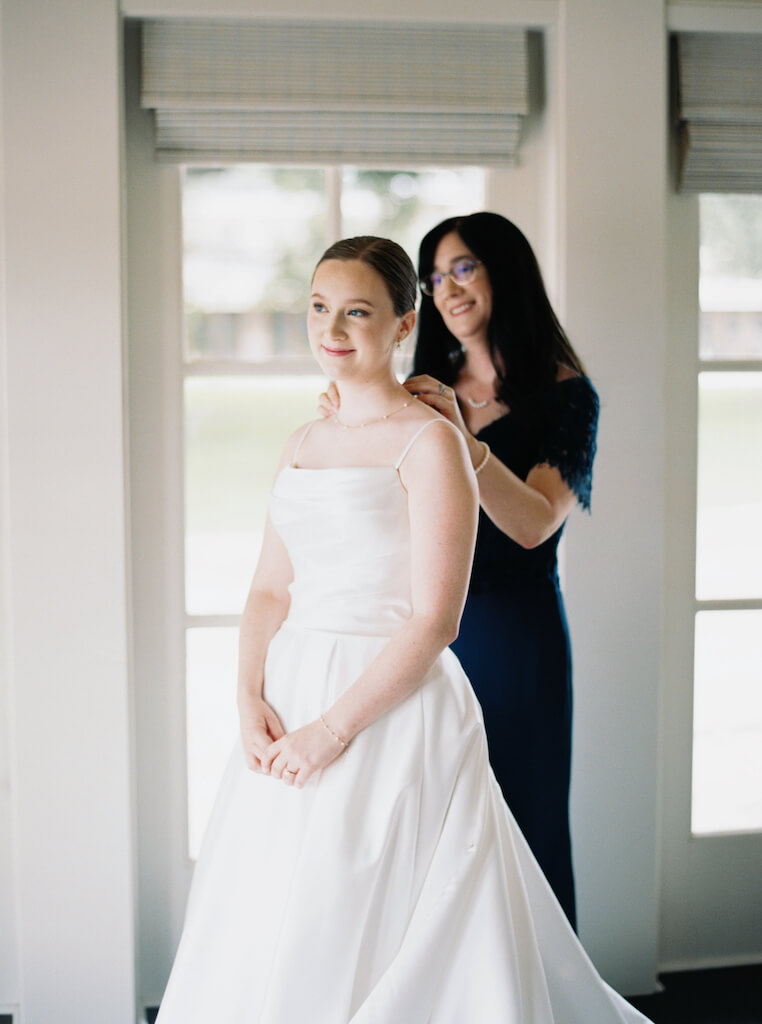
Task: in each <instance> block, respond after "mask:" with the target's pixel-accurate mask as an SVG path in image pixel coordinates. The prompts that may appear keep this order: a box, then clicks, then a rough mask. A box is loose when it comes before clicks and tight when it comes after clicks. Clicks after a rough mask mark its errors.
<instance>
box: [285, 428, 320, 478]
mask: <svg viewBox="0 0 762 1024" xmlns="http://www.w3.org/2000/svg"><path fill="white" fill-rule="evenodd" d="M316 423H317V420H310V422H309V423H308V424H307V426H306V427H305V428H304V430H303V431H302V436H301V437H300V438H299V440H298V441H297V442H296V448H294V454H293V455H292V456H291V461H290V462H289V466H291V467H292V468H293V467H294V466H296V457H297V456H298V454H299V449H300V448H301V447H302V442H303V441H304V439H305V437H306V436H307V434H309V432H310V431H311V430H312V428H313V427H314V426H315V424H316Z"/></svg>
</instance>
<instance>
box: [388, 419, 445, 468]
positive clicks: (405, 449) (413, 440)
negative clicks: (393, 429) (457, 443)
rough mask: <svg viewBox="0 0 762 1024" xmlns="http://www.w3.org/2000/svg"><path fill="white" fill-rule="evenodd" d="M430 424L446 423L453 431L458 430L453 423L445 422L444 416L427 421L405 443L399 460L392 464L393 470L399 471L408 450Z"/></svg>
mask: <svg viewBox="0 0 762 1024" xmlns="http://www.w3.org/2000/svg"><path fill="white" fill-rule="evenodd" d="M432 423H446V424H447V425H448V426H450V427H452V429H453V430H457V429H458V428H457V427H456V426H455V424H454V423H450V421H449V420H446V419H445V418H444V416H437V418H436V419H435V420H428V421H427V422H426V423H424V424H423V426H422V427H419V428H418V430H416V432H415V433H414V434H413V436H412V437H411V438H410V440H409V441H408V443H407V444H406V445H405V448H404V451H403V452H402V455H400V457H399V458H398V459H397V461H396V462H395V464H394V468H395V469H399V468H400V466H401V465H402V463H403V461H404V459H405V456H406V455H407V453H408V452H409V451H410V449H411V448H412V447H413V445H414V444H415V442H416V441H417V440H418V438H419V437H420V436H421V434H422V433H423V432H424V430H425V429H426V427H430V426H431V424H432Z"/></svg>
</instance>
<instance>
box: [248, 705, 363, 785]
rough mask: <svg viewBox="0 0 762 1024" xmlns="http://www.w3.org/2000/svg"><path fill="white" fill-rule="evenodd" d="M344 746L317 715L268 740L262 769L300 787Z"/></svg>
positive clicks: (343, 748)
mask: <svg viewBox="0 0 762 1024" xmlns="http://www.w3.org/2000/svg"><path fill="white" fill-rule="evenodd" d="M345 749H346V748H345V747H344V746H343V745H342V744H341V743H340V741H339V740H337V739H336V738H335V737H334V736H333V735H332V734H331V733H330V732H329V731H328V729H327V728H326V727H325V726H324V725H323V723H322V722H321V721H320V720H319V719H318V721H316V722H310V724H309V725H305V726H303V727H302V728H301V729H295V730H294V732H289V733H287V734H286V735H285V736H283V737H282V738H281V739H279V740H277V741H276V742H275V743H271V744H270V746H269V747H268V749H267V751H266V753H265V755H264V757H263V758H262V770H263V771H264V772H266V773H267V772H269V774H270V775H272V776H273V778H276V779H282V780H283V781H284V782H285V783H286V785H293V786H296V788H297V789H301V788H302V786H304V785H305V783H306V782H307V780H308V779H309V778H310V776H311V775H313V774H314V773H315V772H319V771H320V770H321V768H326V767H327V766H328V765H329V764H330V763H331V762H332V761H335V760H336V758H337V757H339V755H340V754H343V752H344V750H345Z"/></svg>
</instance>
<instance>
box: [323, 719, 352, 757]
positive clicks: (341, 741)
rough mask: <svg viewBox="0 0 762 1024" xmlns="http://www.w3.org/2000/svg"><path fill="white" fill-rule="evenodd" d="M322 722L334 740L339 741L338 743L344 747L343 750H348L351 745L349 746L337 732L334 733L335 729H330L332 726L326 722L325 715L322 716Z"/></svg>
mask: <svg viewBox="0 0 762 1024" xmlns="http://www.w3.org/2000/svg"><path fill="white" fill-rule="evenodd" d="M320 721H321V722H322V723H323V725H324V726H325V727H326V729H327V730H328V732H329V733H330V734H331V736H333V738H334V739H335V740H336V741H337V743H340V744H341V746H342V747H343V749H344V750H346V749H347V747H348V746H349V744H348V743H347V742H346V741H345V740H343V739H342V738H341V736H339V734H338V733H337V732H334V731H333V729H332V728H331V727H330V725H329V724H328V722H326V720H325V718H324V716H323V715H321V716H320Z"/></svg>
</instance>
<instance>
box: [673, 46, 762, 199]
mask: <svg viewBox="0 0 762 1024" xmlns="http://www.w3.org/2000/svg"><path fill="white" fill-rule="evenodd" d="M673 53H674V61H675V67H674V69H673V70H674V78H675V83H676V103H677V131H678V142H679V150H680V160H679V170H678V188H679V189H680V190H681V191H684V192H762V36H759V35H712V34H709V33H681V34H680V35H678V37H677V40H676V46H675V49H674V51H673Z"/></svg>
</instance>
